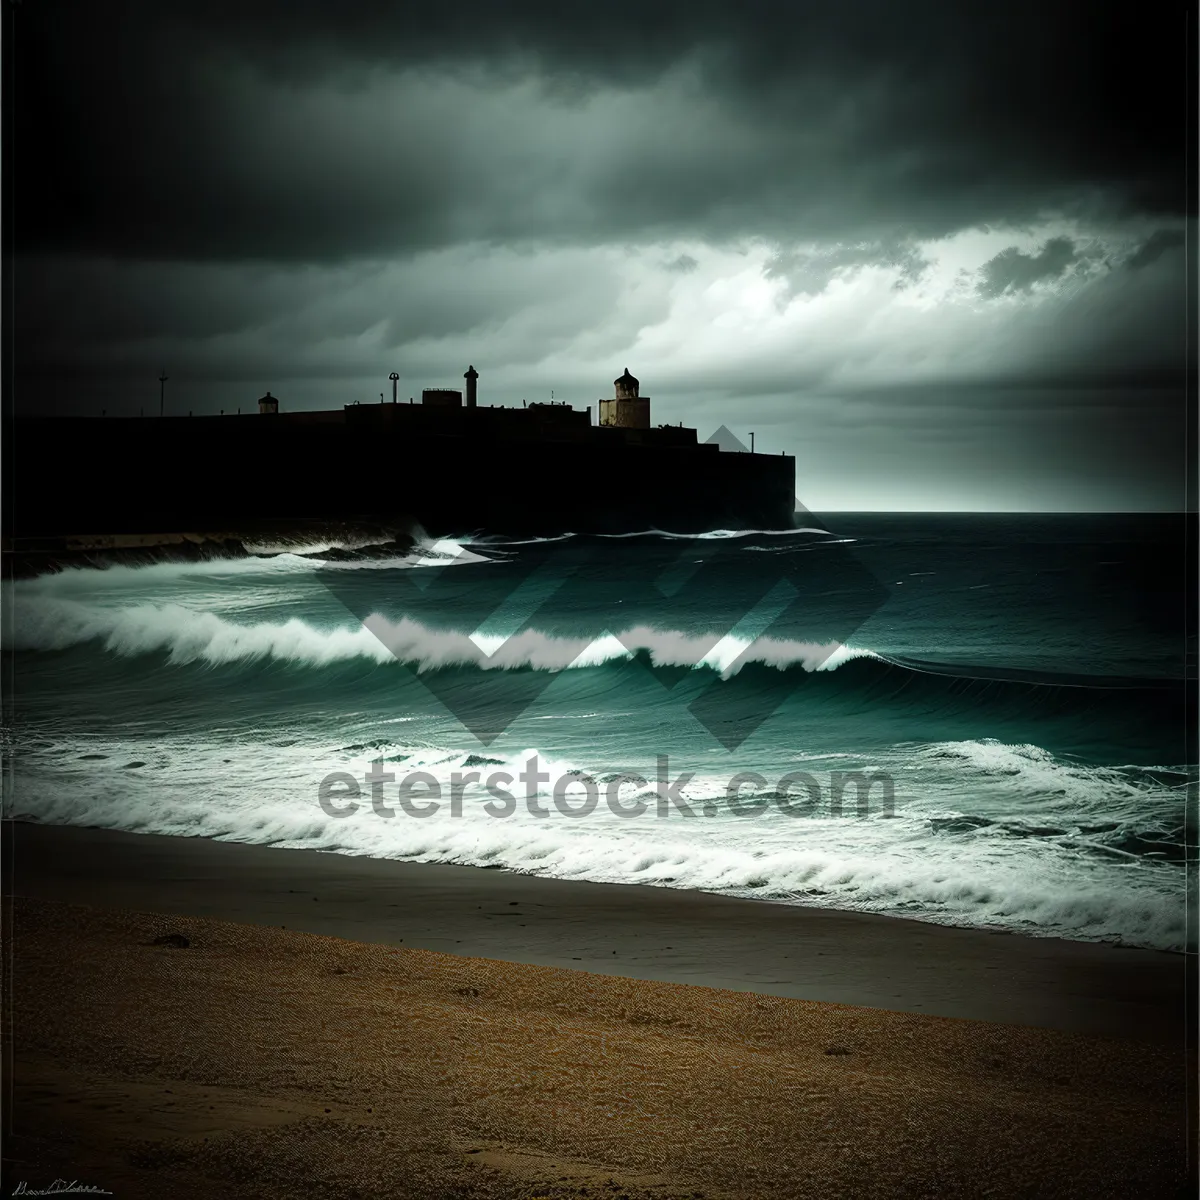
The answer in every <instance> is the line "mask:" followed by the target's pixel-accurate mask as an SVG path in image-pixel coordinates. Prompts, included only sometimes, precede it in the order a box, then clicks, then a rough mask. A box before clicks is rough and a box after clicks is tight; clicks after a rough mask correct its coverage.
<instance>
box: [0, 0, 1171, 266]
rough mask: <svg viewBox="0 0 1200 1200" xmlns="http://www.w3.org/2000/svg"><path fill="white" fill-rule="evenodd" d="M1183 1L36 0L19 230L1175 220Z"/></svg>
mask: <svg viewBox="0 0 1200 1200" xmlns="http://www.w3.org/2000/svg"><path fill="white" fill-rule="evenodd" d="M1152 7H1153V6H1152ZM1183 11H1184V10H1183V8H1182V7H1179V6H1174V5H1164V6H1161V7H1160V8H1159V9H1158V10H1156V11H1151V12H1148V11H1146V10H1145V9H1144V8H1143V9H1141V10H1139V13H1138V19H1137V20H1136V21H1131V20H1129V19H1127V16H1126V13H1125V12H1124V11H1123V10H1121V9H1119V7H1118V6H1115V5H1101V6H1095V5H1082V4H1076V3H1063V2H1061V0H1060V2H1059V3H1057V4H1049V5H1047V4H1041V3H1037V4H1035V3H1032V2H1026V0H1022V2H1020V3H1009V4H1004V5H984V6H973V5H962V4H957V3H945V4H931V3H923V4H906V5H895V4H892V3H883V2H882V0H877V2H870V3H857V4H854V5H846V4H843V3H833V2H831V0H821V2H817V3H809V4H806V5H797V4H794V3H787V4H785V3H776V2H772V0H749V2H746V3H741V4H737V5H733V4H729V3H728V2H727V0H721V2H720V3H717V2H716V0H710V2H702V0H687V2H686V3H685V2H684V0H678V2H671V3H659V4H647V3H645V0H641V2H638V3H634V2H633V0H613V2H610V3H606V4H604V5H569V6H564V5H561V4H558V3H554V4H551V3H549V2H548V0H547V2H543V3H530V2H525V3H515V4H512V3H509V4H496V3H494V2H493V0H477V2H476V3H458V4H454V5H439V6H429V7H427V6H420V7H418V6H416V5H407V4H383V3H361V2H360V3H339V4H328V3H323V2H322V3H318V2H317V0H308V2H298V0H291V2H289V3H286V4H285V3H282V2H281V0H280V2H276V0H259V2H257V3H253V4H249V3H245V2H244V0H239V2H238V3H236V4H235V3H222V2H214V0H203V2H201V0H194V2H182V3H181V2H176V3H172V4H169V5H167V4H161V3H147V2H139V0H115V2H112V3H107V4H104V5H100V4H96V3H94V2H92V0H88V2H87V3H77V4H71V3H66V2H64V0H39V3H37V4H28V5H25V6H23V7H22V9H21V11H20V12H19V13H18V15H17V17H16V29H15V40H14V43H13V44H14V54H15V56H16V61H17V63H18V64H19V69H18V71H17V73H16V88H17V92H16V102H15V104H16V109H15V111H16V145H17V156H18V157H17V160H16V170H17V172H18V179H19V188H20V193H19V195H20V200H21V203H20V206H19V210H20V215H19V217H18V222H17V238H18V244H19V245H20V246H22V247H24V248H27V249H30V248H33V249H39V250H45V249H47V248H54V249H57V250H67V249H72V250H78V251H86V252H89V253H93V254H104V253H109V254H116V255H121V256H154V257H161V258H166V259H171V258H204V257H208V258H211V257H222V258H228V259H275V260H293V261H297V260H299V261H308V260H314V259H321V260H324V261H336V260H338V259H342V258H348V257H354V256H373V255H382V254H390V253H404V252H407V251H411V250H413V249H417V248H431V247H438V246H443V245H450V244H455V243H457V242H461V241H464V240H471V239H483V240H494V241H507V242H519V241H521V240H523V239H548V240H557V241H559V242H571V241H576V242H591V243H596V242H601V241H604V240H609V239H613V238H617V239H624V238H638V237H660V236H664V235H672V236H678V237H685V236H694V237H701V238H706V239H722V238H728V237H735V236H741V235H745V234H757V235H763V236H770V237H777V238H779V239H781V240H795V239H804V238H811V239H822V238H824V239H828V240H840V241H864V240H865V241H871V240H876V241H877V240H904V239H906V238H911V237H933V236H939V235H941V234H944V233H948V232H952V231H954V230H956V229H960V228H965V227H968V226H970V225H972V224H976V223H980V222H988V221H992V222H995V221H1000V220H1005V219H1008V220H1019V219H1025V218H1029V219H1032V218H1033V217H1035V216H1036V215H1037V214H1039V213H1040V212H1042V211H1044V210H1047V209H1059V210H1066V209H1070V208H1074V209H1076V210H1081V209H1095V210H1103V211H1105V212H1126V213H1128V212H1143V211H1144V212H1159V213H1169V214H1174V213H1177V212H1178V211H1179V209H1180V207H1181V204H1182V195H1181V191H1180V187H1181V179H1182V176H1181V173H1180V172H1179V170H1178V166H1177V157H1178V153H1179V150H1178V148H1179V145H1180V144H1181V138H1182V136H1183V124H1182V122H1183V119H1184V111H1185V104H1184V97H1185V93H1186V81H1185V80H1184V78H1183V70H1182V61H1183V60H1182V56H1177V57H1178V58H1179V62H1178V63H1173V62H1172V61H1165V60H1164V59H1163V51H1164V48H1165V47H1171V46H1172V45H1174V44H1175V42H1177V41H1178V38H1179V37H1181V36H1182V34H1183V29H1184V26H1183ZM1172 30H1174V31H1175V33H1174V34H1173V33H1172ZM531 80H533V81H535V83H533V84H531V83H530V82H529V81H531ZM1116 81H1119V84H1120V86H1114V82H1116ZM492 101H495V107H493V106H492Z"/></svg>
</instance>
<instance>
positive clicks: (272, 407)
mask: <svg viewBox="0 0 1200 1200" xmlns="http://www.w3.org/2000/svg"><path fill="white" fill-rule="evenodd" d="M258 411H259V412H260V413H277V412H278V411H279V397H278V396H272V395H271V393H270V392H268V393H267V394H266V395H265V396H260V397H259V400H258Z"/></svg>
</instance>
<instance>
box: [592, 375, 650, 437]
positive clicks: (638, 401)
mask: <svg viewBox="0 0 1200 1200" xmlns="http://www.w3.org/2000/svg"><path fill="white" fill-rule="evenodd" d="M613 387H614V389H615V391H616V395H615V396H614V397H613V398H612V399H610V400H601V401H600V424H601V425H609V426H616V427H618V428H620V429H649V428H650V397H649V396H639V395H638V381H637V379H635V378H634V376H632V375H630V373H629V368H628V367H626V368H625V373H624V374H623V375H622V376H621V377H620V378H619V379H615V380H613Z"/></svg>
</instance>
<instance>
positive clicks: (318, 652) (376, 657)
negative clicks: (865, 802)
mask: <svg viewBox="0 0 1200 1200" xmlns="http://www.w3.org/2000/svg"><path fill="white" fill-rule="evenodd" d="M472 634H474V636H472ZM89 641H96V642H99V643H101V644H102V645H103V646H104V648H105V649H106V650H108V651H109V652H110V653H113V654H119V655H123V656H126V657H131V656H134V655H139V654H152V653H165V654H166V655H167V658H168V661H170V662H172V663H190V662H207V663H213V664H220V663H232V662H251V661H254V660H262V659H271V660H276V661H281V662H290V663H297V664H303V665H312V666H323V665H326V664H329V663H334V662H340V661H347V660H352V659H366V660H368V661H371V662H376V663H386V662H389V661H398V662H402V663H404V664H405V665H406V666H410V667H414V668H416V669H417V670H418V671H428V670H437V669H439V668H443V667H453V666H464V665H473V666H477V667H480V668H483V669H485V670H508V669H517V668H533V669H535V670H542V671H560V670H565V669H571V668H576V669H577V668H582V667H594V666H600V665H602V664H603V663H606V662H613V661H618V660H621V659H629V658H631V657H632V656H633V655H634V654H635V653H636V652H638V651H645V652H646V653H648V654H649V656H650V659H651V662H652V663H654V664H655V665H656V666H676V667H680V666H682V667H693V666H702V667H707V668H710V669H712V670H714V671H717V672H719V673H721V674H723V675H727V676H728V675H733V674H736V673H737V672H738V671H740V670H741V669H742V668H743V667H744V666H746V665H747V664H750V663H761V664H765V665H768V666H773V667H776V668H778V669H780V670H783V669H785V668H787V667H791V666H800V667H803V668H804V669H805V670H806V671H829V670H833V669H835V668H836V667H838V666H840V665H842V664H843V663H845V662H847V661H849V660H851V659H853V658H860V657H875V656H874V655H873V653H872V652H871V651H870V650H865V649H857V648H854V647H849V646H842V645H839V644H838V643H836V642H827V643H813V642H797V641H785V640H779V639H773V638H757V639H755V640H754V641H752V642H751V641H745V640H742V639H737V638H730V637H724V638H722V637H721V635H719V634H709V635H694V634H686V633H682V632H679V631H677V630H670V629H667V630H661V629H655V628H653V627H651V626H648V625H639V626H636V627H634V628H631V629H628V630H625V631H623V632H621V633H620V634H619V635H613V634H608V633H605V634H601V635H598V636H595V637H575V638H570V637H562V636H558V635H554V634H549V633H544V632H542V631H540V630H537V629H528V630H524V631H522V632H521V633H517V634H514V635H512V636H511V637H507V638H500V637H498V636H497V637H496V638H495V639H493V640H489V638H488V634H487V630H486V628H485V629H483V630H480V631H471V632H463V631H458V630H435V629H431V628H429V627H428V626H426V625H423V624H422V623H421V622H419V621H413V620H411V619H409V618H407V617H406V618H402V619H401V620H399V621H391V620H389V619H388V618H386V617H384V616H382V615H380V614H378V613H375V614H372V615H371V616H369V617H367V618H366V619H365V620H364V621H363V622H362V623H361V624H358V625H349V626H341V627H336V628H332V629H320V628H317V627H315V626H313V625H311V624H309V623H308V622H306V621H303V620H300V619H299V618H292V619H290V620H287V621H283V622H274V621H259V622H254V623H242V622H236V621H231V620H228V619H227V618H225V617H223V616H220V615H218V614H217V613H214V612H210V611H203V610H196V609H192V608H188V607H185V606H183V605H180V604H135V605H128V606H123V607H114V606H103V605H95V604H85V603H81V602H78V601H74V600H66V599H58V598H51V597H45V596H38V597H37V598H36V600H34V599H28V600H24V602H19V603H18V605H17V608H16V614H15V619H14V620H13V621H12V622H10V623H9V624H8V625H7V626H6V628H5V646H6V647H7V648H11V649H16V650H62V649H66V648H67V647H69V646H73V645H78V644H80V643H83V642H89Z"/></svg>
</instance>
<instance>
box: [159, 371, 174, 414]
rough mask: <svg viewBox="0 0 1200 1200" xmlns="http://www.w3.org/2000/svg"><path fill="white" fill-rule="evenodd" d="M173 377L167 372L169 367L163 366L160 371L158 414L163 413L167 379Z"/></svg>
mask: <svg viewBox="0 0 1200 1200" xmlns="http://www.w3.org/2000/svg"><path fill="white" fill-rule="evenodd" d="M170 378H171V377H170V376H169V375H168V374H167V368H166V367H163V369H162V370H161V371H159V373H158V415H159V416H160V417H161V416H162V415H163V397H164V395H165V394H166V390H167V380H168V379H170Z"/></svg>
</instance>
